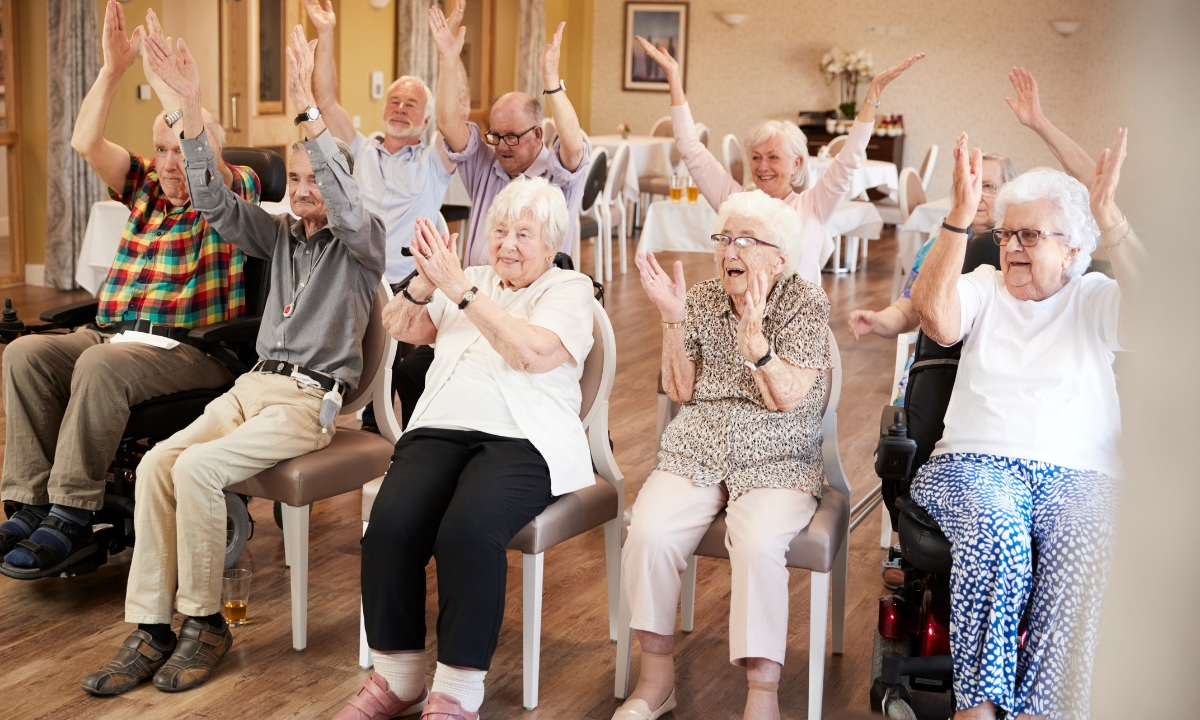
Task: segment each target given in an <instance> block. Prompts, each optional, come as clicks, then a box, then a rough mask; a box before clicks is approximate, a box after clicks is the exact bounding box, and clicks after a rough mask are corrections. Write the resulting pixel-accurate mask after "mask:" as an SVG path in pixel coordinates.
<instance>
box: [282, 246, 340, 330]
mask: <svg viewBox="0 0 1200 720" xmlns="http://www.w3.org/2000/svg"><path fill="white" fill-rule="evenodd" d="M306 244H307V243H306ZM331 244H333V239H332V238H331V239H330V240H329V242H327V243H325V246H324V247H322V248H321V249H320V250H319V251H318V252H317V257H316V259H314V260H313V262H312V265H309V266H308V274H306V275H305V276H304V281H303V282H301V283H300V285H299V286H297V285H296V279H295V278H294V277H292V265H293V264H294V263H295V260H294V258H288V264H287V268H288V285H291V286H292V301H291V302H290V303H288V304H287V305H285V306H284V308H283V316H284V317H285V318H290V317H291V316H292V313H294V312H295V311H296V301H297V300H299V299H300V293H302V292H304V291H305V290H306V289H307V288H308V284H309V283H308V281H309V280H310V279H312V274H313V271H315V270H316V269H317V265H318V264H320V262H321V258H323V257H325V251H326V250H328V249H329V246H330V245H331Z"/></svg>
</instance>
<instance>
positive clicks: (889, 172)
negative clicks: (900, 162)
mask: <svg viewBox="0 0 1200 720" xmlns="http://www.w3.org/2000/svg"><path fill="white" fill-rule="evenodd" d="M831 165H833V158H820V157H810V158H809V159H808V160H805V161H804V167H805V169H806V172H807V173H808V175H807V180H806V184H805V187H809V188H810V187H812V186H813V185H815V184H816V183H817V180H818V179H820V177H821V176H822V175H824V174H825V171H826V170H828V169H829V166H831ZM876 187H886V188H887V189H888V193H889V194H891V193H893V192H895V191H896V190H898V189H899V188H900V175H899V172H898V171H897V170H896V164H895V163H890V162H884V161H883V160H863V162H862V165H859V166H858V170H856V171H855V172H854V180H853V181H852V182H851V183H850V194H849V195H847V196H846V197H851V198H856V197H858V196H859V195H860V194H862V193H863V191H865V190H867V189H868V188H876Z"/></svg>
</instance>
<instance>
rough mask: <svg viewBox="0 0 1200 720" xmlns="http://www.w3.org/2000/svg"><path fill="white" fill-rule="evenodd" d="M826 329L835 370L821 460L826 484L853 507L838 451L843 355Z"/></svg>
mask: <svg viewBox="0 0 1200 720" xmlns="http://www.w3.org/2000/svg"><path fill="white" fill-rule="evenodd" d="M825 329H826V332H827V333H828V337H829V359H830V363H831V364H832V365H833V368H832V369H831V370H830V377H829V394H828V395H827V396H826V398H825V412H824V413H823V414H822V416H821V435H822V437H821V460H822V462H823V463H824V465H825V484H827V485H829V487H831V488H833V489H835V490H838V491H840V492H841V493H842V494H844V495H845V496H846V499H847V500H848V501H850V503H851V504H852V505H853V502H854V498H853V496H852V495H851V494H850V483H849V482H847V481H846V471H845V469H844V468H843V467H842V454H841V453H840V452H839V451H838V437H837V409H838V402H840V401H841V399H842V354H841V352H840V351H839V350H838V344H837V338H835V337H834V336H833V328H831V327H828V326H826V328H825Z"/></svg>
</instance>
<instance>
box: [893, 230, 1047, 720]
mask: <svg viewBox="0 0 1200 720" xmlns="http://www.w3.org/2000/svg"><path fill="white" fill-rule="evenodd" d="M982 264H989V265H993V266H995V267H997V268H999V267H1000V253H999V248H998V247H997V246H996V244H995V243H994V242H993V241H992V238H991V236H990V235H988V234H983V235H977V236H974V237H972V238H971V239H970V240H969V241H968V245H967V253H966V258H965V260H964V263H963V272H964V273H965V272H971V271H973V270H974V269H975V268H976V267H978V266H979V265H982ZM961 352H962V343H961V342H960V343H958V344H956V345H954V346H952V347H948V348H946V347H942V346H940V345H938V344H937V343H936V342H934V341H933V340H930V339H929V338H928V337H926V336H925V333H924V332H922V333H920V334H919V335H918V339H917V343H916V350H915V354H914V356H913V363H912V366H911V367H910V369H909V376H908V386H907V388H906V391H905V396H904V406H903V407H896V406H892V405H889V406H887V407H886V408H884V410H883V415H882V417H881V419H880V428H879V442H878V444H877V446H876V449H875V472H876V474H877V475H878V476H879V478H880V480H881V481H882V495H883V502H884V504H885V505H886V507H887V510H888V513H889V514H890V515H891V521H892V527H894V528H896V530H897V533H898V534H899V537H900V542H899V545H898V547H893V548H892V549H891V550H889V552H888V559H889V561H892V563H893V564H897V565H898V566H899V567H900V568H901V569H902V570H903V571H904V584H903V586H901V587H900V588H899V589H898V590H896V591H894V592H893V593H892V594H889V595H884V596H883V597H881V598H879V621H878V627H877V628H876V630H875V644H874V649H873V652H872V658H871V710H872V711H874V712H881V713H883V715H885V716H886V717H891V718H901V719H904V720H916V719H917V718H918V717H950V716H951V715H953V713H954V691H953V687H952V683H953V676H954V665H953V661H952V659H951V656H950V568H951V556H950V541H949V540H948V539H946V536H945V535H944V534H943V533H942V531H941V529H940V528H939V527H938V525H937V523H936V522H935V521H934V519H933V518H932V517H930V515H929V514H928V513H926V512H925V510H924V509H922V508H921V507H920V506H919V505H917V504H916V503H915V502H913V500H912V498H911V497H910V496H909V487H910V485H911V484H912V480H913V478H914V477H916V474H917V471H918V470H919V469H920V467H921V466H922V465H924V464H925V462H926V461H927V460H928V459H929V456H930V454H931V453H932V452H933V448H934V445H935V444H936V443H937V441H938V440H939V439H941V437H942V432H943V431H944V430H945V424H944V419H945V414H946V408H947V407H948V406H949V404H950V395H951V393H952V391H953V389H954V379H955V376H956V375H957V372H958V359H959V355H960V354H961ZM1021 633H1022V634H1021V640H1022V644H1023V641H1024V625H1023V624H1022V628H1021ZM930 693H937V694H942V693H949V711H948V713H947V712H946V710H945V700H944V699H943V700H939V699H938V698H937V696H936V695H931V694H930ZM939 706H940V707H939ZM917 711H921V714H920V715H918V712H917Z"/></svg>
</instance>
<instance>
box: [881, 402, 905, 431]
mask: <svg viewBox="0 0 1200 720" xmlns="http://www.w3.org/2000/svg"><path fill="white" fill-rule="evenodd" d="M896 413H900V422H901V423H903V424H904V425H905V426H907V425H908V417H907V416H906V415H905V414H904V408H902V407H898V406H896V405H885V406H884V407H883V415H882V416H881V417H880V418H879V437H887V434H888V426H889V425H893V424H894V423H895V422H896Z"/></svg>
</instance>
